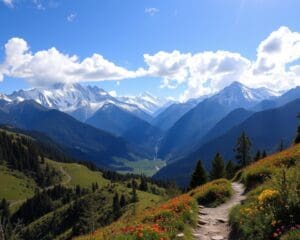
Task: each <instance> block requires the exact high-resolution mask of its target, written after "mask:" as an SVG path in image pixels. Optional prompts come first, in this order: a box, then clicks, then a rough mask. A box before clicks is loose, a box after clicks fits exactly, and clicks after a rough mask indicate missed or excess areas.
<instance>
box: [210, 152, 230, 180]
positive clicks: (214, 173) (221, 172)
mask: <svg viewBox="0 0 300 240" xmlns="http://www.w3.org/2000/svg"><path fill="white" fill-rule="evenodd" d="M225 175H226V173H225V164H224V161H223V158H222V156H221V154H220V153H217V154H216V156H215V158H214V160H213V161H212V167H211V171H210V179H211V180H215V179H219V178H224V177H225Z"/></svg>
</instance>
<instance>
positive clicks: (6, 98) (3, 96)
mask: <svg viewBox="0 0 300 240" xmlns="http://www.w3.org/2000/svg"><path fill="white" fill-rule="evenodd" d="M0 100H4V101H6V102H11V101H12V100H11V99H10V98H9V97H7V96H6V95H4V94H1V93H0Z"/></svg>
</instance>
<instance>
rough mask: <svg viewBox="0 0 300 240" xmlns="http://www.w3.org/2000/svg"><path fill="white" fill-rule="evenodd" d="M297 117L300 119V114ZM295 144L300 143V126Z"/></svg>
mask: <svg viewBox="0 0 300 240" xmlns="http://www.w3.org/2000/svg"><path fill="white" fill-rule="evenodd" d="M297 117H298V118H300V113H299V114H298V116H297ZM294 143H295V144H297V143H300V125H299V126H298V128H297V135H296V138H295V140H294Z"/></svg>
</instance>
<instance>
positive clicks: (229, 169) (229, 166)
mask: <svg viewBox="0 0 300 240" xmlns="http://www.w3.org/2000/svg"><path fill="white" fill-rule="evenodd" d="M236 169H237V167H236V166H235V164H234V163H233V162H232V161H231V160H229V161H228V162H227V163H226V167H225V172H226V178H227V179H232V178H233V177H234V175H235V173H236Z"/></svg>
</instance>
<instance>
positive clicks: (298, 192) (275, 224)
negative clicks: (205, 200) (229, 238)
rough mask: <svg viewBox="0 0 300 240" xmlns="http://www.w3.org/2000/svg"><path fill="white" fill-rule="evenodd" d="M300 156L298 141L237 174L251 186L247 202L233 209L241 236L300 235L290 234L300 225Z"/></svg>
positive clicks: (251, 238) (236, 230)
mask: <svg viewBox="0 0 300 240" xmlns="http://www.w3.org/2000/svg"><path fill="white" fill-rule="evenodd" d="M299 159H300V145H296V146H293V147H291V148H289V149H287V150H285V151H282V152H280V153H277V154H274V155H272V156H269V157H267V158H265V159H262V160H260V161H258V162H256V163H253V164H252V165H250V166H248V167H246V168H245V169H243V170H242V171H241V172H240V173H238V174H237V176H236V177H235V178H236V180H239V181H241V182H243V183H244V184H245V185H246V187H247V190H248V193H247V197H246V200H245V201H244V203H243V204H242V205H238V206H236V207H235V208H233V209H232V211H231V213H230V223H231V225H232V227H233V229H234V233H235V235H236V237H237V238H239V239H249V240H260V239H262V240H263V239H299V238H293V237H291V238H289V237H288V234H289V231H290V229H297V228H298V227H300V225H299V223H300V222H299V221H300V174H299V172H300V161H299ZM293 234H294V233H293ZM285 235H286V236H287V237H283V236H285Z"/></svg>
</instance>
